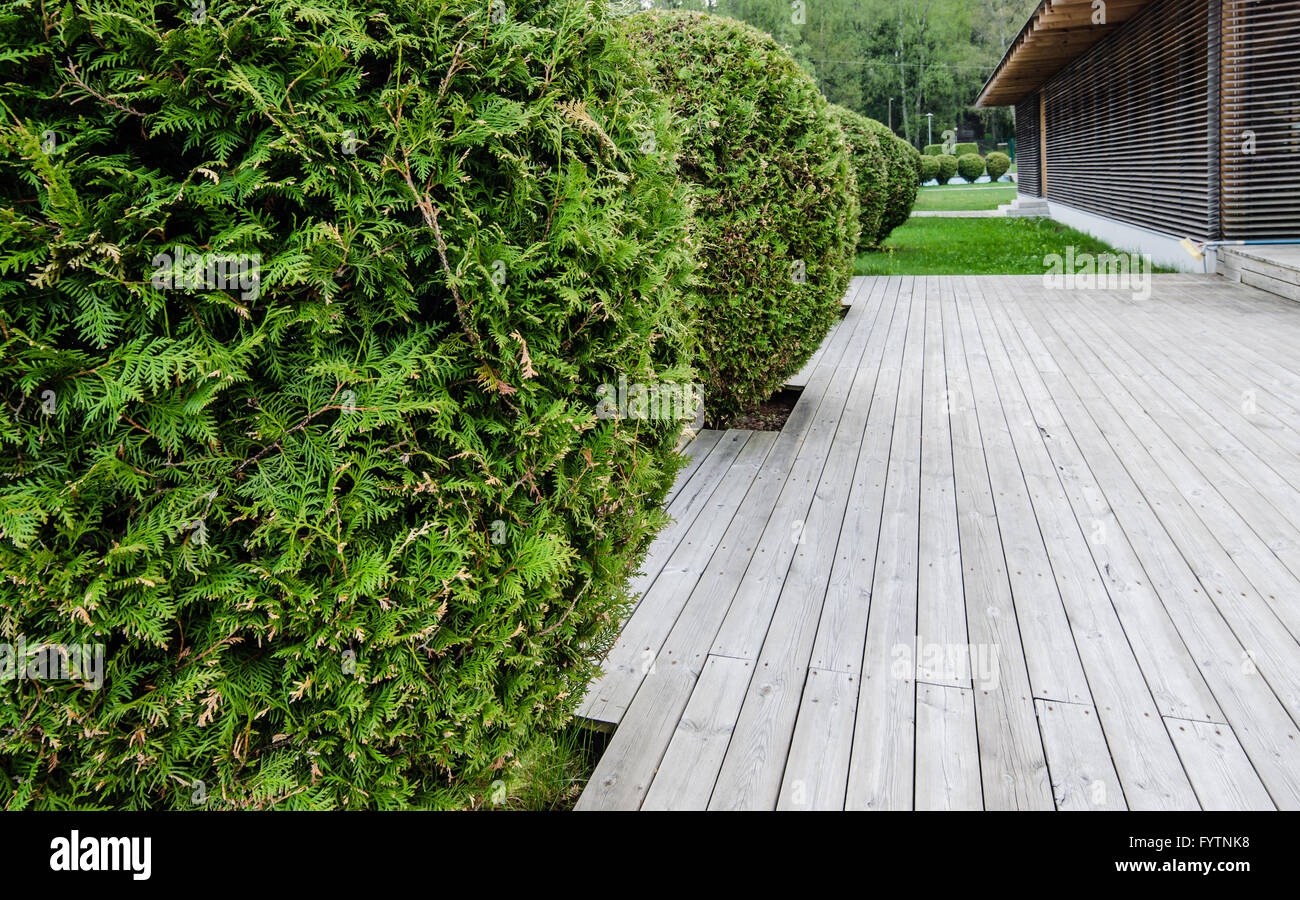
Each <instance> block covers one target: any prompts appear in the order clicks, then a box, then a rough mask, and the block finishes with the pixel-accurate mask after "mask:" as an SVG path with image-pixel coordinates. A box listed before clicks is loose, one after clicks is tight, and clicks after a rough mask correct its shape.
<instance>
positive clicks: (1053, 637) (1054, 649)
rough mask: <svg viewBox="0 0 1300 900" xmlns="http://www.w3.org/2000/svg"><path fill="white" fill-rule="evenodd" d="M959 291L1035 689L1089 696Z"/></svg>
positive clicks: (970, 313)
mask: <svg viewBox="0 0 1300 900" xmlns="http://www.w3.org/2000/svg"><path fill="white" fill-rule="evenodd" d="M964 283H965V284H966V285H967V288H968V293H967V294H966V295H965V296H961V295H959V296H958V298H957V299H958V302H957V304H956V305H957V311H958V316H959V319H960V321H961V323H962V332H963V338H964V345H965V348H966V360H967V365H968V370H969V374H970V379H971V389H972V396H973V397H974V401H975V403H974V405H975V413H976V417H977V418H978V421H979V428H980V435H981V437H982V440H983V443H984V454H985V460H986V462H987V463H988V477H989V483H990V485H991V486H992V489H993V496H994V506H995V508H996V511H997V523H998V531H999V532H1000V533H1001V535H1002V549H1003V552H1004V554H1005V556H1006V564H1007V574H1008V576H1009V578H1010V581H1011V597H1012V601H1013V603H1014V604H1015V606H1014V610H1013V611H1011V610H1009V611H1008V612H1013V614H1014V616H1015V619H1016V622H1017V623H1018V624H1019V627H1020V634H1021V638H1022V641H1023V643H1024V647H1025V661H1026V663H1027V664H1028V666H1029V682H1030V684H1031V685H1032V687H1033V692H1034V696H1035V697H1041V698H1044V699H1050V700H1062V701H1067V702H1073V703H1091V702H1092V696H1091V694H1090V692H1089V690H1088V683H1087V679H1085V678H1084V675H1083V666H1082V664H1081V663H1080V661H1079V652H1078V649H1077V648H1076V647H1075V644H1074V639H1073V636H1072V634H1071V632H1070V625H1069V620H1068V618H1067V617H1066V614H1065V607H1064V605H1063V603H1062V601H1061V595H1060V591H1059V590H1057V588H1056V585H1055V583H1054V581H1053V578H1052V566H1051V562H1050V560H1049V559H1048V556H1047V549H1046V547H1045V546H1044V538H1043V535H1042V532H1041V531H1040V529H1039V525H1038V520H1037V518H1036V517H1035V515H1034V506H1033V502H1032V501H1031V499H1030V496H1029V490H1028V487H1027V485H1026V482H1025V476H1024V473H1023V472H1022V471H1021V469H1020V465H1019V462H1018V459H1017V457H1016V453H1015V446H1014V443H1013V441H1012V437H1011V433H1010V431H1009V429H1008V423H1007V420H1006V417H1005V414H1004V412H1003V410H1002V407H1001V403H1000V401H999V399H998V393H997V389H996V387H995V386H994V379H993V373H992V369H991V368H990V365H989V360H988V355H987V354H986V352H985V349H984V344H983V339H982V337H981V336H980V332H979V329H978V327H977V325H976V321H975V320H976V316H977V314H976V312H975V310H974V309H973V307H972V305H971V302H970V299H969V291H970V290H972V289H973V288H972V287H971V285H972V282H964Z"/></svg>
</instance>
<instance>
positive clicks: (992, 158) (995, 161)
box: [984, 150, 1011, 181]
mask: <svg viewBox="0 0 1300 900" xmlns="http://www.w3.org/2000/svg"><path fill="white" fill-rule="evenodd" d="M984 164H985V166H986V167H987V168H988V172H989V178H990V179H992V180H993V181H997V180H998V179H999V178H1001V177H1002V176H1003V175H1005V174H1007V170H1008V169H1010V168H1011V157H1009V156H1007V155H1006V154H1005V153H1000V152H998V151H996V150H995V151H994V152H992V153H990V154H989V155H988V156H987V157H985V159H984Z"/></svg>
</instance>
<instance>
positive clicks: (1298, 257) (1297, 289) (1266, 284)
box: [1215, 244, 1300, 302]
mask: <svg viewBox="0 0 1300 900" xmlns="http://www.w3.org/2000/svg"><path fill="white" fill-rule="evenodd" d="M1215 269H1216V271H1217V272H1218V273H1219V274H1220V275H1222V276H1223V277H1224V278H1227V279H1228V280H1229V281H1235V282H1238V283H1240V284H1248V285H1250V286H1251V287H1257V288H1259V289H1260V290H1264V291H1268V292H1269V293H1272V294H1277V295H1278V296H1279V297H1285V298H1286V299H1288V300H1295V301H1297V302H1300V244H1251V245H1248V246H1245V247H1232V246H1225V247H1220V248H1219V252H1218V254H1217V259H1216V264H1215Z"/></svg>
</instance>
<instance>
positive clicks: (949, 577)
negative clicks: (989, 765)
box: [916, 278, 975, 790]
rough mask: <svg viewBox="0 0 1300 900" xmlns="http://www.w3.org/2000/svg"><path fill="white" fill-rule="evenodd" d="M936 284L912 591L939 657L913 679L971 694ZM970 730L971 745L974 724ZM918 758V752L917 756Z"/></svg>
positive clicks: (925, 641) (928, 304)
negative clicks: (915, 583)
mask: <svg viewBox="0 0 1300 900" xmlns="http://www.w3.org/2000/svg"><path fill="white" fill-rule="evenodd" d="M939 281H940V280H939V279H937V278H931V279H927V285H928V287H927V290H926V294H925V300H924V302H925V350H924V374H923V385H924V390H923V398H922V405H921V503H920V513H919V515H920V548H919V556H918V571H917V589H916V603H917V620H916V621H917V629H916V633H917V644H918V645H920V646H922V647H927V646H929V647H934V648H937V650H938V652H937V653H934V654H930V653H921V654H920V655H918V656H917V660H916V661H917V675H916V677H917V678H918V679H920V680H922V681H928V682H930V683H931V684H951V685H958V686H964V687H970V685H971V673H970V659H969V655H968V651H967V641H968V635H967V631H966V602H965V598H964V596H963V593H962V580H961V568H962V567H961V541H960V538H959V537H958V531H957V499H956V495H957V485H956V480H955V476H954V474H953V460H952V434H951V430H950V427H949V424H948V415H949V408H950V407H952V406H954V405H956V404H959V403H966V402H969V399H968V398H965V397H959V396H957V395H956V394H955V392H954V391H953V390H952V389H951V388H950V386H949V384H948V378H947V371H946V370H947V366H946V363H945V361H944V337H943V320H942V318H941V312H940V307H939ZM963 660H964V661H963ZM949 662H956V663H957V665H950V664H949ZM935 663H938V664H937V665H936V664H935ZM918 702H919V700H918ZM971 725H972V728H971V734H970V738H971V741H972V743H973V742H974V739H975V731H974V727H973V726H974V718H973V717H972V719H971ZM919 753H920V750H919V748H918V757H919ZM918 790H919V788H918Z"/></svg>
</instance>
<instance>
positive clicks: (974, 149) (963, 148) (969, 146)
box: [952, 141, 980, 159]
mask: <svg viewBox="0 0 1300 900" xmlns="http://www.w3.org/2000/svg"><path fill="white" fill-rule="evenodd" d="M968 153H974V154H975V155H976V156H979V154H980V145H979V144H977V143H975V142H974V141H964V142H962V143H960V144H954V145H953V148H952V155H953V156H955V157H957V158H958V159H961V158H962V157H963V156H965V155H966V154H968Z"/></svg>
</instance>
